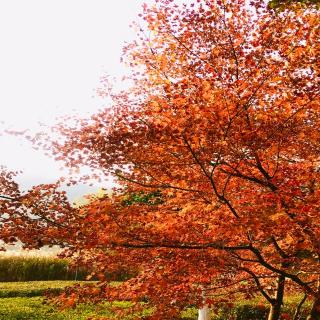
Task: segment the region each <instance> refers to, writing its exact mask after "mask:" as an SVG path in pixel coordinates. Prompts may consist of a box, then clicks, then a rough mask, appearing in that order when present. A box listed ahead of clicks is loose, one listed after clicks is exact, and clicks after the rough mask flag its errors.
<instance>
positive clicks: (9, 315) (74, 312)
mask: <svg viewBox="0 0 320 320" xmlns="http://www.w3.org/2000/svg"><path fill="white" fill-rule="evenodd" d="M75 283H80V284H81V283H84V282H81V281H79V282H76V281H29V282H0V320H15V319H19V320H22V319H23V320H54V319H57V320H67V319H68V320H78V319H79V320H86V319H88V318H89V317H93V316H100V317H103V316H104V317H108V318H110V319H112V318H113V315H114V313H113V311H112V309H113V308H114V307H115V308H117V309H118V308H122V309H126V308H128V307H129V306H130V302H120V301H119V302H114V303H103V304H99V305H90V304H80V305H78V306H77V307H76V308H71V309H66V310H59V309H57V308H56V307H55V306H53V305H49V304H44V298H43V297H42V296H41V295H42V294H43V293H44V292H46V291H47V290H48V289H50V290H51V291H52V290H53V291H55V292H60V291H62V289H63V288H65V287H67V286H71V285H73V284H75ZM85 283H90V282H88V281H86V282H85ZM144 313H150V310H144ZM135 316H136V315H130V316H127V317H124V318H123V319H124V320H130V319H134V318H135Z"/></svg>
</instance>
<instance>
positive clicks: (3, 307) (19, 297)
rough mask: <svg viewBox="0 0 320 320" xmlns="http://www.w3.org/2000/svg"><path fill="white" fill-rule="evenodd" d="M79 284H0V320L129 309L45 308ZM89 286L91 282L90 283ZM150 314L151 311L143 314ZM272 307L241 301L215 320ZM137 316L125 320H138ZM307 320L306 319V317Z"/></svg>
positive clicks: (188, 319) (61, 319) (291, 305)
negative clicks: (47, 296)
mask: <svg viewBox="0 0 320 320" xmlns="http://www.w3.org/2000/svg"><path fill="white" fill-rule="evenodd" d="M75 283H80V284H81V283H83V282H80V281H79V282H75V281H29V282H0V320H15V319H17V320H54V319H57V320H67V319H68V320H78V319H79V320H82V319H83V320H85V319H88V318H90V317H94V316H100V317H108V319H113V318H114V313H113V308H117V309H118V308H121V309H126V308H128V307H129V305H130V303H129V302H115V303H104V304H100V305H97V306H93V305H89V304H82V305H78V306H77V307H76V308H72V309H68V310H58V309H57V308H56V307H54V306H52V305H48V304H44V303H43V302H44V299H43V297H41V295H42V294H43V293H44V292H46V291H47V290H48V289H50V290H53V291H55V292H57V293H58V292H60V291H61V290H62V289H63V288H64V287H66V286H70V285H73V284H75ZM86 283H88V282H86ZM300 299H301V297H300V296H291V297H290V298H289V299H288V298H287V299H286V301H285V307H284V312H287V313H289V314H291V315H292V314H293V312H294V309H295V306H296V305H297V303H299V300H300ZM309 308H310V302H307V303H306V305H305V308H304V309H305V314H306V312H307V310H308V309H309ZM143 312H144V313H145V314H148V313H150V309H149V310H148V309H145V310H144V311H143ZM267 312H268V307H267V306H265V305H263V301H261V299H258V298H257V299H253V300H251V301H243V300H242V301H241V300H240V301H237V302H236V303H235V305H234V306H233V307H232V308H230V307H225V308H221V309H220V310H219V311H217V313H216V314H215V315H214V316H213V317H212V319H213V320H229V319H232V320H261V319H265V318H266V314H267ZM135 316H136V315H132V314H131V315H130V316H127V317H123V320H130V319H135ZM182 319H185V320H195V319H197V310H196V309H194V308H189V309H188V310H187V311H186V312H183V314H182ZM302 319H305V317H302V318H301V320H302Z"/></svg>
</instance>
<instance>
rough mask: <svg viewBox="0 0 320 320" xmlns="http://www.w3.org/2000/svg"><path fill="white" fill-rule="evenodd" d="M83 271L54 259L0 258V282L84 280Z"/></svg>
mask: <svg viewBox="0 0 320 320" xmlns="http://www.w3.org/2000/svg"><path fill="white" fill-rule="evenodd" d="M86 275H87V272H86V270H84V269H81V268H80V269H77V268H76V269H74V268H71V267H70V265H69V262H68V261H67V260H63V259H58V258H54V257H24V256H11V257H10V256H3V257H0V281H1V282H4V281H6V282H10V281H43V280H84V279H85V277H86Z"/></svg>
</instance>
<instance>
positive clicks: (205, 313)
mask: <svg viewBox="0 0 320 320" xmlns="http://www.w3.org/2000/svg"><path fill="white" fill-rule="evenodd" d="M210 319H211V317H210V309H209V307H208V306H207V305H205V306H203V307H202V308H201V309H199V311H198V320H210Z"/></svg>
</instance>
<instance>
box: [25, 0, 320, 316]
mask: <svg viewBox="0 0 320 320" xmlns="http://www.w3.org/2000/svg"><path fill="white" fill-rule="evenodd" d="M142 17H143V19H144V24H145V25H146V28H145V29H146V30H145V31H143V30H142V29H141V31H140V34H139V39H138V40H137V41H135V42H134V43H132V44H130V45H128V46H127V47H126V48H125V50H124V61H125V63H127V65H128V67H129V68H131V69H132V70H133V72H132V76H131V78H130V80H131V81H132V83H133V84H134V85H133V88H132V90H127V91H125V92H121V93H120V94H119V93H118V94H115V93H112V91H109V92H111V98H112V99H113V105H112V107H109V108H106V109H105V110H104V111H102V112H100V113H99V114H96V115H94V116H93V117H92V118H91V119H89V120H83V121H81V120H79V121H77V122H75V124H74V125H72V126H69V127H68V126H66V125H65V124H62V125H60V126H58V127H57V128H56V129H55V130H56V131H58V132H59V133H60V134H61V139H58V140H54V139H53V140H54V141H51V142H49V143H48V144H47V145H46V147H47V148H49V149H50V150H51V151H52V153H53V154H55V157H56V158H57V159H59V160H64V161H65V162H66V164H67V165H69V166H70V167H72V168H78V167H81V166H82V165H86V166H89V167H91V168H93V169H95V170H99V171H100V173H101V177H103V176H107V175H110V174H111V175H113V176H114V177H115V178H116V179H117V183H118V186H119V187H118V189H116V190H114V194H113V197H111V198H108V197H105V198H103V199H98V200H94V201H92V202H91V203H90V204H89V205H86V206H83V207H82V208H79V209H77V210H76V211H74V210H72V209H71V208H68V210H67V211H64V208H62V209H63V210H62V211H61V212H62V214H57V215H55V214H52V215H51V216H50V221H51V222H50V221H47V223H51V224H52V223H55V222H56V220H57V219H62V220H61V221H62V223H63V224H65V225H64V227H65V228H66V229H65V230H67V229H68V226H69V227H70V228H69V235H68V233H67V232H64V233H63V232H62V233H59V232H57V231H55V232H53V231H50V232H52V234H51V236H50V232H47V233H46V235H47V236H46V239H47V240H48V239H49V240H48V241H50V237H51V239H52V240H53V241H58V239H59V241H61V242H64V243H67V244H68V247H69V253H68V254H69V255H71V256H72V255H73V256H75V257H77V258H79V257H80V260H82V263H84V264H87V265H91V266H92V267H93V270H94V272H95V273H97V274H99V275H100V277H101V280H103V279H104V275H105V273H106V272H110V271H112V269H114V268H117V267H119V266H122V267H123V266H126V267H128V268H132V270H133V271H137V276H136V277H134V278H132V279H130V280H129V281H127V282H124V283H123V284H122V285H120V286H119V287H117V288H114V287H111V286H110V285H108V283H105V282H102V283H101V285H100V286H99V287H98V288H92V287H91V288H82V289H81V288H78V289H77V290H76V291H75V292H73V291H72V289H70V292H69V293H70V296H67V295H65V297H64V298H65V300H66V301H67V302H68V303H69V304H70V303H73V302H75V301H81V300H82V299H84V298H85V297H89V298H91V299H92V300H94V301H99V300H100V299H106V298H107V299H111V300H112V299H128V298H130V299H131V300H132V301H136V302H137V304H136V305H135V308H137V310H138V309H139V308H141V304H140V303H139V302H141V300H144V301H146V303H150V305H152V306H153V307H155V310H154V313H153V314H152V315H151V316H150V319H173V318H178V317H179V314H180V311H181V310H183V309H184V308H185V307H186V306H187V305H190V304H194V305H197V306H202V305H204V304H210V305H214V304H215V303H217V302H219V303H222V302H223V301H222V298H221V296H219V295H212V294H210V293H208V292H210V290H211V289H214V291H213V292H215V291H216V292H219V290H220V289H221V290H222V292H221V293H222V294H223V293H224V295H226V294H227V296H226V300H225V301H224V302H229V301H230V300H232V298H233V297H234V296H235V295H236V294H239V293H243V294H244V295H246V294H248V292H249V290H248V288H249V287H250V286H251V287H252V285H254V288H255V290H258V291H259V292H260V293H261V294H262V295H263V297H264V298H265V299H266V300H267V301H268V302H269V303H270V305H271V308H270V314H269V320H275V319H279V318H280V315H281V304H282V299H283V295H284V290H285V287H286V283H287V287H288V286H289V287H295V288H298V290H300V291H301V292H305V293H306V294H307V295H308V296H309V297H311V298H312V299H313V308H312V311H311V314H310V317H309V319H310V320H314V319H319V313H320V311H319V305H320V289H319V287H317V279H318V277H319V254H320V252H319V251H320V247H319V241H318V239H319V236H320V225H319V138H320V137H319V129H318V128H319V88H320V85H319V59H318V57H319V11H318V10H317V9H316V8H314V7H310V8H309V9H307V10H306V9H302V8H301V7H299V6H296V7H295V8H294V10H284V11H282V12H277V13H275V12H273V11H272V10H269V8H268V7H267V4H266V3H265V2H264V1H259V0H254V1H251V2H250V5H248V3H247V2H246V1H242V0H237V1H219V0H217V1H197V2H195V3H192V4H191V5H182V6H178V5H176V4H175V3H174V2H172V1H166V0H162V1H158V2H157V3H156V4H155V5H154V6H152V7H147V6H145V8H144V13H143V15H142ZM107 87H108V84H106V88H107ZM108 89H109V88H108ZM150 194H153V195H158V196H155V197H151V198H147V199H145V198H143V197H144V196H143V195H150ZM132 195H134V197H137V195H139V196H138V200H139V199H140V200H141V198H139V197H142V199H144V200H145V201H137V198H134V199H132V198H130V197H132ZM128 197H129V198H128ZM38 199H39V198H38ZM130 199H131V200H130ZM156 199H157V201H154V202H152V201H153V200H156ZM133 200H134V201H133ZM149 200H150V201H151V202H150V201H149ZM128 201H129V202H128ZM63 203H64V202H63ZM54 208H56V207H54ZM59 210H60V209H59ZM55 212H57V211H55ZM59 212H60V211H59ZM70 212H71V213H72V214H71V213H70ZM70 214H71V216H72V218H64V217H69V216H70ZM61 221H57V223H61ZM48 225H49V224H48ZM45 226H47V224H45ZM56 228H58V226H56ZM48 230H58V229H55V227H54V228H53V229H52V227H51V228H49V229H48ZM70 230H71V232H70ZM38 234H39V232H38ZM48 235H49V236H48ZM62 239H63V240H62ZM25 241H28V240H27V239H25ZM244 279H246V281H249V285H247V282H244ZM248 279H249V280H248ZM275 280H276V281H275ZM270 285H271V286H274V288H275V295H274V296H273V295H271V294H270V293H269V292H268V290H267V287H269V286H270ZM70 297H72V299H71V302H70Z"/></svg>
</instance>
